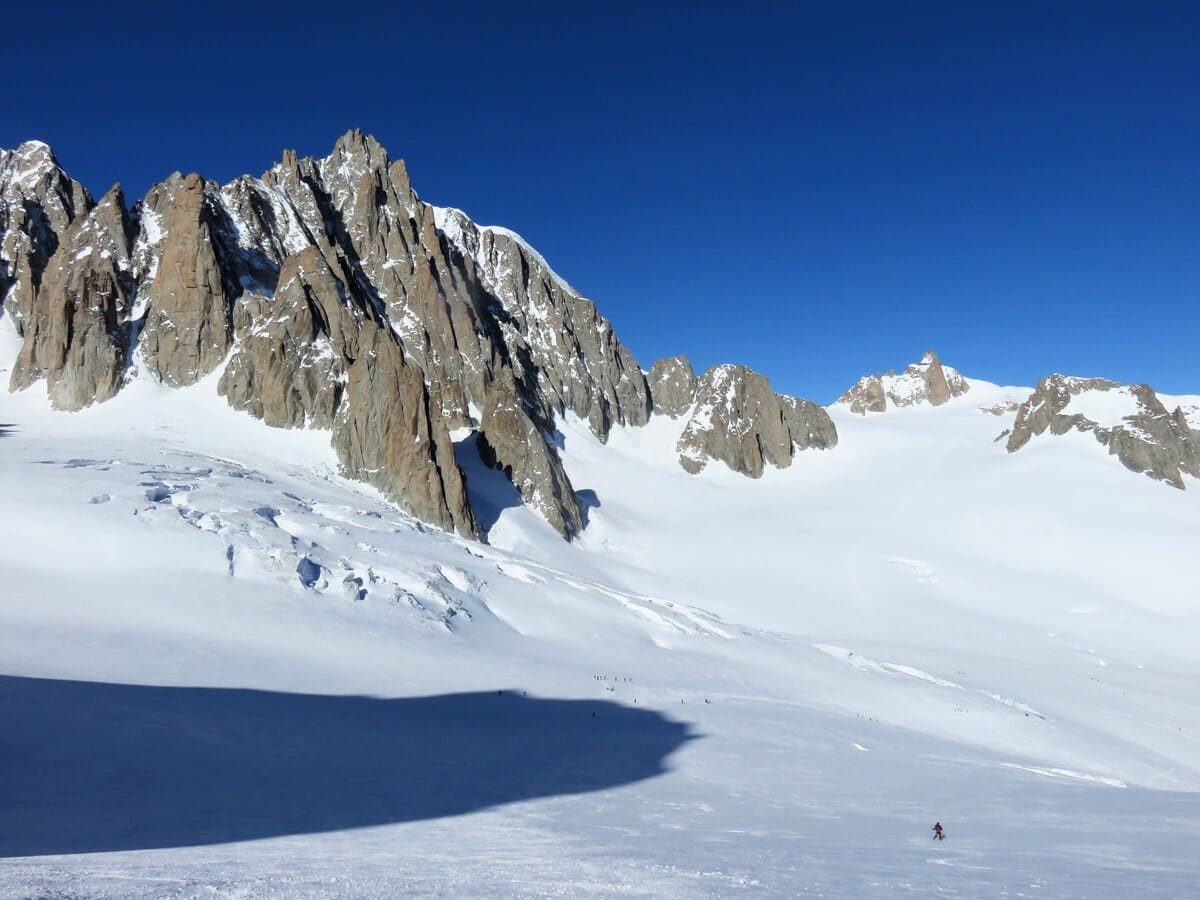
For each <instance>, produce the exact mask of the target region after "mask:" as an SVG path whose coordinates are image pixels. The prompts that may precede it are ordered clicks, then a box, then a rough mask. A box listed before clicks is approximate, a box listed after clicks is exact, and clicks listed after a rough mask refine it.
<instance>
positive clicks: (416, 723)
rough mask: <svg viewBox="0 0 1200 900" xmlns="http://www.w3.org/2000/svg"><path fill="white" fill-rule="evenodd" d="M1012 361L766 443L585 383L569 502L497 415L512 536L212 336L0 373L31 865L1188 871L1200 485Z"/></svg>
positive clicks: (3, 542) (1, 698) (1054, 892)
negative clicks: (140, 368)
mask: <svg viewBox="0 0 1200 900" xmlns="http://www.w3.org/2000/svg"><path fill="white" fill-rule="evenodd" d="M0 341H2V346H0V369H7V367H8V365H9V364H10V361H11V358H12V352H13V350H14V347H15V338H14V336H13V335H12V334H11V329H10V328H9V325H8V323H7V322H6V321H4V320H2V319H0ZM7 377H8V372H7V371H3V372H0V379H4V381H5V382H6V381H7ZM1023 393H1027V392H1023V391H1021V390H1019V389H1005V388H997V387H994V386H990V385H987V384H986V383H983V382H973V384H972V390H971V391H970V392H969V393H968V394H966V395H965V396H963V397H960V398H957V399H955V400H953V401H951V402H950V403H949V404H947V405H945V406H943V407H940V408H936V409H935V408H930V407H914V408H911V409H895V410H889V411H888V413H887V414H885V415H879V416H869V417H859V416H854V415H851V414H849V413H847V412H846V411H845V410H844V409H840V408H834V409H832V410H831V412H832V414H833V415H834V417H835V418H836V420H837V425H838V429H839V433H840V436H841V443H840V445H839V446H838V448H837V449H836V450H833V451H828V452H820V451H806V452H804V453H802V454H801V455H800V457H799V458H798V459H797V460H796V463H795V464H794V465H793V466H792V467H791V468H790V469H787V470H769V471H768V472H767V473H766V475H765V476H764V477H763V478H762V479H760V480H758V481H752V480H749V479H745V478H743V477H741V476H737V475H734V474H733V473H731V472H729V471H727V470H725V469H724V467H722V466H720V465H719V464H713V465H710V466H709V467H708V469H707V470H706V471H705V472H704V473H703V474H701V475H700V476H689V475H687V474H686V473H684V472H683V471H682V470H681V469H680V468H679V467H678V464H677V462H676V461H675V452H674V441H675V439H676V437H677V436H678V433H679V431H680V430H681V428H682V426H683V422H684V420H683V419H679V420H671V419H667V418H655V419H654V420H653V421H652V422H651V424H650V425H649V426H647V427H645V428H640V429H618V430H617V431H616V432H614V434H613V435H612V437H611V438H610V440H609V442H608V444H607V446H604V445H601V444H600V443H599V442H598V441H596V440H595V439H594V438H593V437H592V436H591V435H590V433H588V431H587V429H586V426H584V425H583V424H582V423H579V422H576V421H568V422H566V423H564V424H563V425H562V440H563V446H564V450H563V453H564V459H565V461H566V464H567V467H568V470H569V472H570V475H571V477H572V479H573V481H574V483H575V486H576V488H577V489H579V491H580V492H581V495H582V496H583V498H584V500H585V503H586V505H587V507H588V517H589V520H590V524H589V526H588V528H587V530H586V532H585V534H584V535H583V537H582V539H581V540H579V541H578V542H577V543H576V544H574V545H568V544H566V543H564V542H562V541H561V540H559V538H558V537H557V536H556V535H555V534H554V533H553V532H552V531H551V529H550V528H549V527H548V526H547V525H546V524H545V522H543V521H542V520H540V519H539V518H538V517H537V516H536V515H534V514H532V513H530V512H528V511H527V510H525V509H523V508H521V507H519V506H518V505H516V502H515V495H514V494H513V493H512V489H511V487H508V486H507V485H506V484H505V483H504V482H503V479H501V478H499V476H497V475H496V474H495V473H492V472H489V471H488V470H486V469H483V467H482V466H480V465H479V464H478V463H476V462H474V461H473V460H472V458H471V454H472V452H473V451H472V449H471V444H470V438H467V439H465V440H464V441H463V442H462V444H461V445H460V452H461V456H462V458H463V460H464V462H466V463H467V464H468V469H469V474H470V476H471V489H472V491H473V492H474V493H475V494H476V501H477V505H478V507H479V509H480V510H481V512H482V515H481V518H482V519H483V520H484V522H485V524H486V525H487V526H488V527H489V536H490V544H488V545H485V544H479V543H474V542H471V541H467V540H463V539H460V538H457V537H453V536H450V535H447V534H444V533H442V532H439V531H437V530H435V529H432V528H429V527H427V526H424V525H421V524H420V523H418V522H416V521H414V520H413V519H411V518H410V517H408V516H406V515H404V514H402V513H399V512H397V511H396V510H395V509H394V508H393V507H391V506H390V505H388V504H387V503H385V502H382V501H381V499H380V498H379V497H378V496H377V495H375V494H374V493H373V492H372V491H371V490H369V489H367V488H364V487H363V486H361V485H359V484H356V483H354V482H349V481H346V480H344V479H342V478H340V477H339V476H338V475H337V474H336V461H335V458H334V456H333V453H332V451H331V450H330V449H329V446H328V435H326V434H323V433H321V432H314V431H283V430H274V429H269V428H267V427H265V426H263V425H262V424H261V423H259V422H257V421H256V420H254V419H252V418H250V417H249V416H247V415H244V414H241V413H237V412H234V411H233V410H231V409H229V408H228V407H227V406H226V405H225V404H224V401H223V400H221V399H220V398H219V397H217V395H216V391H215V386H214V382H213V380H212V379H209V380H208V381H206V382H203V383H201V384H200V385H197V386H195V387H193V388H189V389H186V390H181V391H171V390H167V389H164V388H160V387H157V386H155V385H153V384H150V383H148V382H146V381H145V380H140V381H137V382H135V383H134V384H133V385H131V386H130V387H129V388H128V389H127V390H126V391H124V392H122V393H121V394H120V395H119V396H118V397H117V398H115V399H114V400H112V401H110V402H109V403H106V404H104V405H102V406H99V407H93V408H90V409H87V410H84V411H82V412H79V413H73V414H63V413H54V412H51V411H49V409H48V407H47V404H46V398H45V391H44V388H43V387H41V386H37V387H35V388H32V389H31V390H29V391H26V392H24V393H21V394H16V395H9V394H0V498H2V503H3V505H2V506H0V675H2V676H3V677H0V722H2V723H3V725H2V726H0V857H3V858H0V896H6V897H7V896H15V897H24V896H62V897H99V896H104V897H156V898H161V897H189V898H190V897H247V896H249V897H394V896H402V895H419V896H454V897H481V896H488V897H546V896H570V897H578V896H604V897H610V896H645V897H711V896H721V897H727V896H748V897H749V896H753V897H759V896H778V897H797V896H824V897H878V896H922V897H923V896H929V895H931V894H937V895H939V896H944V897H961V898H978V897H1038V898H1045V897H1089V898H1095V897H1117V898H1126V897H1132V896H1139V897H1186V896H1194V892H1195V890H1196V885H1197V883H1200V859H1197V855H1196V854H1195V848H1196V846H1197V845H1198V844H1200V794H1198V793H1197V792H1198V791H1200V752H1198V750H1200V746H1198V741H1200V678H1198V677H1197V676H1200V658H1198V657H1197V655H1196V648H1197V647H1198V646H1200V592H1198V591H1197V576H1196V569H1195V563H1194V552H1193V551H1194V546H1195V541H1196V537H1197V535H1198V534H1200V489H1198V488H1200V485H1196V484H1193V483H1191V482H1189V488H1190V489H1189V490H1188V491H1178V490H1175V489H1172V488H1170V487H1168V486H1165V485H1162V484H1159V483H1156V482H1153V481H1150V480H1149V479H1146V478H1143V477H1139V476H1137V475H1135V474H1133V473H1130V472H1127V471H1125V470H1124V469H1123V468H1122V467H1121V466H1120V465H1119V463H1117V462H1116V461H1115V460H1113V459H1112V458H1111V457H1109V456H1108V455H1107V454H1106V452H1105V451H1104V448H1103V447H1101V446H1099V445H1098V444H1097V443H1096V441H1095V440H1094V438H1092V437H1091V436H1090V435H1076V434H1067V435H1065V436H1063V437H1061V438H1047V439H1046V440H1039V441H1035V442H1033V443H1031V444H1030V445H1029V446H1028V447H1027V448H1025V449H1023V450H1022V451H1021V452H1020V453H1016V454H1012V455H1009V454H1007V453H1005V451H1004V445H1003V442H1002V441H1001V442H999V443H994V442H993V438H995V437H996V435H997V434H998V433H999V432H1000V431H1001V430H1002V429H1003V428H1004V427H1006V426H1007V425H1008V424H1010V420H1011V414H1010V415H1009V416H1007V417H1004V418H998V417H996V416H994V415H990V414H984V413H981V412H980V410H979V407H980V406H986V405H990V404H992V403H994V402H999V401H1002V400H1005V399H1011V398H1020V397H1021V396H1022V394H1023ZM302 576H303V577H302ZM302 581H304V582H308V583H309V584H310V586H308V587H306V586H305V585H304V584H303V583H302ZM935 821H941V822H942V824H943V825H944V826H945V828H946V833H947V839H946V840H945V841H944V842H939V843H934V842H933V841H932V840H931V831H930V829H931V827H932V826H933V823H934V822H935Z"/></svg>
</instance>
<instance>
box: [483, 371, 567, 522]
mask: <svg viewBox="0 0 1200 900" xmlns="http://www.w3.org/2000/svg"><path fill="white" fill-rule="evenodd" d="M479 435H480V442H479V447H480V455H481V456H482V458H483V461H484V462H485V463H487V464H488V465H490V466H492V467H493V468H498V469H500V470H501V471H503V472H504V474H505V475H507V476H508V479H509V481H511V482H512V483H513V485H514V486H515V487H516V488H517V490H518V491H519V492H520V494H521V497H522V499H524V500H525V502H526V503H529V504H530V505H532V506H533V507H534V508H535V509H538V510H541V511H542V513H543V515H545V516H546V519H547V521H549V522H550V524H551V525H553V526H554V527H555V528H556V529H557V530H558V532H559V533H560V534H562V535H563V536H565V537H567V538H568V539H569V538H572V537H574V536H575V535H577V534H578V533H579V532H580V531H582V530H583V510H582V509H581V508H580V505H579V500H578V498H577V497H576V495H575V490H574V488H573V487H572V486H571V480H570V479H569V478H568V477H567V473H566V470H565V469H563V466H562V461H561V459H560V458H559V456H558V454H557V453H556V452H554V449H553V447H551V445H550V444H549V443H547V441H546V440H545V438H544V437H543V435H542V434H541V433H540V432H539V431H538V430H537V426H536V425H534V423H533V421H532V420H531V419H530V418H529V416H528V415H526V414H525V411H524V410H523V409H522V407H521V401H520V399H519V397H518V396H517V393H516V391H515V390H514V391H513V392H511V393H510V394H509V395H508V396H507V397H505V396H504V395H502V394H501V393H499V392H494V393H493V394H492V395H491V397H490V399H489V403H488V406H487V407H486V408H485V409H484V411H483V421H482V422H481V423H480V429H479Z"/></svg>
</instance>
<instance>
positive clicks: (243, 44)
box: [0, 0, 1200, 402]
mask: <svg viewBox="0 0 1200 900" xmlns="http://www.w3.org/2000/svg"><path fill="white" fill-rule="evenodd" d="M4 18H5V33H6V36H5V41H4V44H5V53H4V63H3V76H0V78H2V80H0V85H2V86H3V90H4V101H3V107H2V108H3V112H2V113H0V146H2V147H12V146H15V145H16V144H17V143H19V142H21V141H23V140H27V139H29V138H38V139H41V140H45V141H47V142H48V143H50V144H51V145H52V146H53V147H54V148H55V151H56V153H57V154H58V157H59V159H60V161H61V162H62V163H63V165H64V167H65V168H66V169H67V171H68V172H70V173H71V174H72V175H73V176H74V177H76V178H78V179H80V180H81V181H83V182H84V183H85V184H86V185H87V186H88V187H89V188H90V189H91V190H92V191H93V193H96V194H97V195H98V194H100V193H101V192H103V191H104V190H105V189H106V188H107V187H109V186H110V185H111V184H112V183H113V182H114V181H121V182H122V184H124V186H125V188H126V191H127V193H128V194H130V195H131V196H133V197H137V196H141V195H142V194H143V193H144V192H145V190H146V189H147V188H148V187H149V185H150V184H151V183H152V182H154V181H156V180H158V179H160V178H162V177H164V176H166V175H167V174H169V173H170V172H171V171H173V170H176V169H180V170H183V171H192V170H194V171H199V172H202V173H203V174H204V175H206V176H207V177H210V178H216V179H219V180H221V181H226V180H228V179H230V178H232V177H234V176H236V175H239V174H241V173H243V172H252V173H255V174H258V173H261V172H262V171H263V170H265V169H267V168H269V167H270V165H271V164H272V163H273V162H274V161H275V160H277V159H278V158H279V155H280V152H281V150H282V149H283V148H284V147H291V148H295V149H297V150H298V151H300V152H301V153H302V154H314V155H324V154H325V153H327V152H328V151H329V148H330V147H331V146H332V144H333V142H334V140H335V139H336V138H337V136H338V135H340V134H341V133H342V132H344V131H346V130H348V129H349V128H353V127H358V128H361V129H363V130H364V131H367V132H370V133H372V134H374V135H375V136H376V137H377V138H378V139H379V140H380V142H381V143H383V144H384V146H386V147H387V148H388V149H389V151H390V152H391V154H392V156H393V157H403V158H404V159H406V160H407V162H408V166H409V171H410V173H411V175H412V178H413V183H414V185H415V186H416V188H417V190H418V191H419V192H420V194H421V196H422V197H423V198H424V199H425V200H428V201H429V202H432V203H436V204H439V205H450V206H458V207H461V208H462V209H464V210H466V211H467V212H468V213H469V214H470V215H471V216H472V217H473V218H475V219H476V221H478V222H480V223H482V224H500V225H505V226H508V227H510V228H513V229H515V230H517V231H519V232H521V233H522V234H523V235H525V237H526V238H527V239H528V240H529V241H530V242H531V243H533V244H534V246H536V247H537V248H538V249H539V250H540V251H541V252H542V253H543V254H544V255H545V256H546V257H547V259H548V260H549V261H550V263H551V264H552V265H553V266H554V267H555V269H556V270H558V271H559V272H560V273H561V274H562V275H563V276H564V277H566V278H567V279H568V280H570V281H571V282H572V284H574V285H575V286H576V287H577V288H578V289H580V290H581V291H582V292H584V293H585V294H586V295H588V296H589V297H591V298H593V299H594V300H595V301H596V302H597V303H598V305H599V307H600V309H601V311H602V312H603V313H604V314H606V315H607V316H608V317H609V318H611V319H612V320H613V322H614V324H615V326H616V328H617V333H618V334H619V335H620V336H621V337H622V339H623V340H624V341H625V343H626V344H627V345H628V346H629V347H630V349H631V350H632V351H633V353H634V355H635V356H636V357H637V358H638V360H639V361H640V362H641V363H642V364H643V366H645V367H647V368H648V367H649V365H650V364H651V363H652V362H653V360H654V359H656V358H657V357H660V356H666V355H672V354H676V353H685V354H687V355H688V356H690V357H691V359H692V361H693V363H694V364H695V365H696V366H697V368H698V369H702V368H704V367H705V366H708V365H711V364H713V363H716V362H743V363H746V364H748V365H750V366H752V367H753V368H756V369H758V370H760V371H762V372H764V373H765V374H767V375H768V376H769V377H770V378H771V380H772V383H773V384H774V385H775V386H776V388H778V389H780V390H783V391H786V392H788V393H793V394H798V395H801V396H805V397H808V398H810V399H813V400H816V401H818V402H829V401H831V400H833V399H834V398H835V397H836V396H837V395H838V393H840V392H841V391H842V390H843V389H844V388H845V387H847V386H848V385H849V384H851V383H853V382H854V380H855V379H856V378H857V377H858V376H859V375H860V374H864V373H868V372H873V371H881V370H886V369H889V368H900V367H902V366H903V365H904V364H905V363H907V362H910V361H913V360H915V359H917V358H918V357H919V356H920V354H921V352H922V351H923V350H925V349H926V348H927V347H932V348H934V349H936V350H938V351H939V353H940V354H941V356H942V359H943V360H944V361H945V362H947V363H948V364H951V365H955V366H956V367H958V368H960V369H961V370H963V372H964V373H965V374H967V375H969V376H976V377H981V378H986V379H988V380H992V381H998V382H1001V383H1007V384H1032V383H1033V382H1034V381H1035V380H1036V379H1037V378H1038V377H1040V376H1042V375H1045V374H1048V373H1050V372H1052V371H1064V372H1069V373H1072V374H1081V375H1107V376H1110V377H1114V378H1118V379H1120V380H1122V381H1147V382H1149V383H1151V384H1152V385H1154V386H1155V387H1157V388H1158V389H1159V390H1162V391H1167V392H1173V393H1200V362H1198V360H1200V355H1198V353H1197V349H1198V347H1200V3H1196V2H1190V3H1178V4H1165V3H1164V4H1153V3H1146V2H1129V3H1124V4H1109V3H1102V2H1091V3H1071V2H1066V0H1044V2H1038V3H1031V4H1024V3H1019V2H1002V3H995V4H985V3H975V2H947V3H919V2H917V3H901V2H889V3H880V4H868V3H840V2H839V3H834V2H826V3H820V4H817V3H799V2H782V0H781V2H777V3H754V2H733V0H731V2H729V3H725V4H717V3H706V2H699V0H693V2H686V3H668V2H636V3H635V2H605V3H603V4H600V3H597V4H585V3H582V2H576V0H565V2H555V3H521V2H508V3H501V2H491V3H486V4H476V3H471V2H429V0H426V2H421V3H411V4H410V3H378V4H361V3H356V2H349V0H343V2H337V3H330V2H322V3H312V2H305V0H295V2H291V3H287V4H281V5H273V4H261V5H260V4H255V3H248V2H244V0H243V2H238V3H226V2H220V0H215V2H206V3H203V4H185V3H179V4H175V3H146V4H132V3H120V2H115V3H112V4H101V3H92V2H88V3H80V2H75V3H72V2H59V3H44V2H43V3H28V2H23V3H20V4H15V5H14V6H13V8H10V9H8V10H6V12H5V17H4Z"/></svg>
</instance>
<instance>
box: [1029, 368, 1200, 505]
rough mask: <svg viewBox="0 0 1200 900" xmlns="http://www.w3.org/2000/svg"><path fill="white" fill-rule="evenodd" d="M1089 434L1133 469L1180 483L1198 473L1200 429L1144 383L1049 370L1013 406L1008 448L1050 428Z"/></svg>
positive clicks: (1053, 432)
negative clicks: (1015, 411) (1032, 388)
mask: <svg viewBox="0 0 1200 900" xmlns="http://www.w3.org/2000/svg"><path fill="white" fill-rule="evenodd" d="M1072 431H1074V432H1081V433H1091V434H1092V435H1094V436H1095V438H1096V440H1097V441H1098V442H1099V443H1100V444H1101V445H1103V446H1104V447H1106V448H1108V452H1109V453H1110V454H1112V455H1113V456H1116V457H1117V458H1118V459H1119V460H1120V461H1121V463H1122V464H1123V465H1124V466H1125V467H1126V468H1127V469H1130V470H1131V471H1134V472H1139V473H1142V474H1144V475H1147V476H1149V477H1150V478H1153V479H1156V480H1158V481H1164V482H1166V483H1167V484H1170V485H1171V486H1173V487H1177V488H1180V489H1181V490H1182V489H1183V488H1184V482H1183V475H1191V476H1192V477H1193V478H1200V431H1196V430H1194V429H1193V428H1192V423H1191V422H1190V421H1189V418H1188V413H1187V411H1185V410H1184V409H1183V408H1182V407H1180V406H1179V405H1178V404H1177V405H1176V406H1175V409H1174V411H1168V409H1167V407H1166V406H1165V405H1164V404H1163V402H1162V400H1161V399H1160V398H1159V396H1158V395H1157V394H1156V393H1155V391H1154V389H1153V388H1151V387H1150V386H1149V385H1147V384H1130V385H1127V384H1122V383H1121V382H1119V381H1112V380H1110V379H1107V378H1077V377H1074V376H1070V375H1060V374H1054V375H1048V376H1047V377H1045V378H1043V379H1042V380H1041V381H1039V382H1038V384H1037V387H1036V388H1035V389H1034V391H1033V393H1032V394H1030V395H1029V397H1028V399H1027V400H1026V401H1025V402H1024V403H1022V404H1021V405H1020V407H1018V409H1017V415H1016V419H1015V420H1014V422H1013V427H1012V430H1011V431H1010V432H1009V434H1008V444H1007V449H1008V452H1009V453H1015V452H1016V451H1018V450H1020V449H1021V448H1023V447H1024V446H1026V445H1027V444H1028V443H1029V442H1030V441H1031V440H1032V439H1033V438H1035V437H1037V436H1039V435H1043V434H1046V433H1049V434H1051V435H1063V434H1066V433H1068V432H1072Z"/></svg>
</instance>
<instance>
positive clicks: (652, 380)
mask: <svg viewBox="0 0 1200 900" xmlns="http://www.w3.org/2000/svg"><path fill="white" fill-rule="evenodd" d="M647 382H648V384H649V387H650V400H651V405H652V407H653V409H654V412H656V413H659V414H661V415H664V416H670V417H671V418H672V419H676V418H678V417H679V416H681V415H683V414H684V413H685V412H687V411H688V410H689V409H691V408H692V404H693V403H695V402H696V391H697V389H698V388H699V387H700V379H699V378H697V377H696V372H695V370H693V369H692V364H691V362H690V361H689V360H688V358H687V357H686V356H671V357H668V358H667V359H660V360H658V361H657V362H655V363H654V365H653V366H651V368H650V375H649V377H648V378H647Z"/></svg>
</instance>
